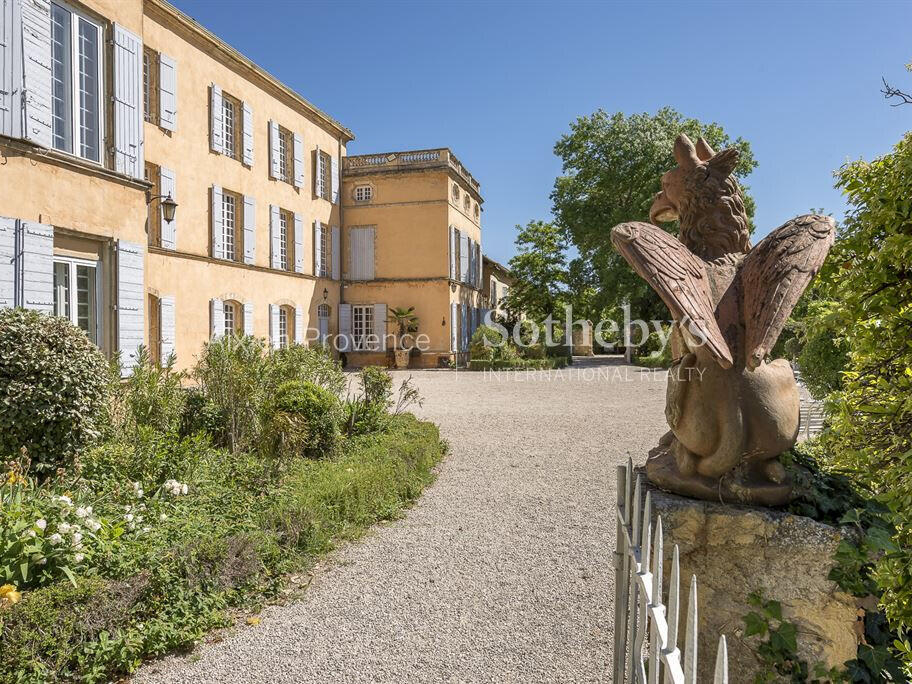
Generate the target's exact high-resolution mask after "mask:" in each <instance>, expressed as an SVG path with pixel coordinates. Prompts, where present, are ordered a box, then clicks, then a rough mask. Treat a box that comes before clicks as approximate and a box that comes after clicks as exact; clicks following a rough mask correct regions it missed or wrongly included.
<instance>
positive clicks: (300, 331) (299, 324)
mask: <svg viewBox="0 0 912 684" xmlns="http://www.w3.org/2000/svg"><path fill="white" fill-rule="evenodd" d="M294 325H295V329H294V337H295V339H294V341H295V344H304V307H303V306H296V307H295V324H294Z"/></svg>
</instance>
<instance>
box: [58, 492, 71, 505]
mask: <svg viewBox="0 0 912 684" xmlns="http://www.w3.org/2000/svg"><path fill="white" fill-rule="evenodd" d="M54 500H55V501H59V502H60V503H62V504H66V505H67V506H72V505H73V500H72V499H71V498H70V497H68V496H66V495H65V494H61V495H60V496H58V497H55V499H54Z"/></svg>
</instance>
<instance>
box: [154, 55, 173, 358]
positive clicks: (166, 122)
mask: <svg viewBox="0 0 912 684" xmlns="http://www.w3.org/2000/svg"><path fill="white" fill-rule="evenodd" d="M158 84H159V85H158V88H159V93H158V119H159V125H160V126H161V127H162V128H164V129H165V130H167V131H176V130H177V62H175V61H174V59H173V58H171V57H168V55H163V54H162V55H159V60H158ZM162 358H164V356H162Z"/></svg>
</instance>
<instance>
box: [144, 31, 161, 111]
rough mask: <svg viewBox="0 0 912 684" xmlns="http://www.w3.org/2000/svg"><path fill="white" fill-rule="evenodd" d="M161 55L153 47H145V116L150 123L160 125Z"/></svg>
mask: <svg viewBox="0 0 912 684" xmlns="http://www.w3.org/2000/svg"><path fill="white" fill-rule="evenodd" d="M159 69H160V66H159V55H158V53H157V52H156V51H155V50H153V49H152V48H148V47H147V48H144V49H143V116H144V117H145V119H146V121H148V122H149V123H154V124H156V125H158V122H159V112H158V104H159V100H160V98H161V90H160V84H159Z"/></svg>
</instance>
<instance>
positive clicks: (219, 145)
mask: <svg viewBox="0 0 912 684" xmlns="http://www.w3.org/2000/svg"><path fill="white" fill-rule="evenodd" d="M209 149H211V150H212V151H213V152H218V153H219V154H224V153H225V109H224V104H223V103H222V89H221V88H219V87H218V86H217V85H215V83H213V84H212V85H211V86H209Z"/></svg>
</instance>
